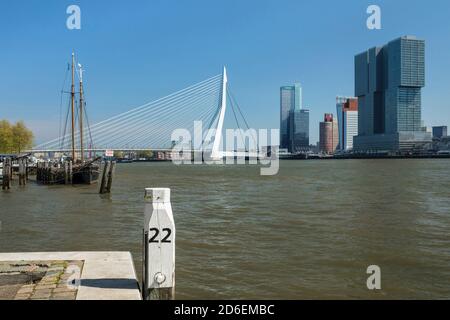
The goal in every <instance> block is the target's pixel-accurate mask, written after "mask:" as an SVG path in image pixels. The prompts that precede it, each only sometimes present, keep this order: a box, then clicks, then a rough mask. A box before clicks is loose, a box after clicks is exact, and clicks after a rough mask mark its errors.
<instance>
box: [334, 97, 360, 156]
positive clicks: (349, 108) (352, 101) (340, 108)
mask: <svg viewBox="0 0 450 320" xmlns="http://www.w3.org/2000/svg"><path fill="white" fill-rule="evenodd" d="M336 112H337V122H338V128H339V129H338V131H339V145H338V149H339V150H341V151H347V150H352V149H353V137H354V136H357V135H358V98H353V97H337V98H336Z"/></svg>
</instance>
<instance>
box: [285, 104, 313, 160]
mask: <svg viewBox="0 0 450 320" xmlns="http://www.w3.org/2000/svg"><path fill="white" fill-rule="evenodd" d="M289 129H290V130H289V131H290V137H289V142H290V146H289V151H290V152H293V153H296V152H302V151H307V150H308V149H309V110H306V109H302V110H294V111H291V114H290V125H289Z"/></svg>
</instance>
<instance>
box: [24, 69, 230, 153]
mask: <svg viewBox="0 0 450 320" xmlns="http://www.w3.org/2000/svg"><path fill="white" fill-rule="evenodd" d="M227 83H228V78H227V70H226V68H225V67H223V72H222V74H219V75H216V76H213V77H210V78H208V79H206V80H204V81H201V82H199V83H196V84H194V85H191V86H189V87H187V88H184V89H182V90H179V91H177V92H175V93H172V94H170V95H168V96H165V97H163V98H160V99H157V100H155V101H152V102H149V103H146V104H144V105H141V106H139V107H137V108H134V109H131V110H129V111H126V112H124V113H121V114H118V115H116V116H113V117H111V118H108V119H106V120H103V121H101V122H98V123H95V124H94V125H91V126H90V127H89V128H85V129H84V130H83V140H84V141H85V151H86V152H89V151H95V152H99V151H102V150H171V149H172V147H173V146H174V143H176V142H173V141H171V135H172V132H173V131H174V130H176V129H186V130H188V131H189V132H191V136H192V137H193V136H195V134H196V133H195V132H194V131H195V128H194V122H196V121H202V123H203V124H205V126H204V128H205V129H206V130H204V131H205V132H202V133H201V134H202V141H203V142H202V144H201V145H196V146H194V145H193V144H192V142H191V146H192V147H191V150H192V151H203V152H208V153H209V152H211V158H212V159H222V158H223V156H224V154H225V153H224V152H223V151H222V150H221V141H222V131H223V125H224V119H225V112H226V106H227ZM86 120H87V119H86ZM84 122H85V123H86V122H87V121H84ZM209 129H213V130H209ZM214 129H215V130H214ZM68 130H69V132H66V133H65V134H64V135H62V136H60V137H58V138H56V139H53V140H51V141H48V142H46V143H43V144H40V145H38V146H36V147H34V148H33V149H32V150H31V152H33V153H40V152H61V151H62V152H69V151H70V150H71V132H70V129H68ZM209 132H215V134H214V137H210V136H207V135H208V134H211V133H209ZM74 134H75V144H76V146H75V149H76V150H78V149H79V145H80V132H79V130H76V131H75V132H74ZM197 134H198V133H197ZM89 141H91V143H88V142H89ZM206 144H207V145H206ZM211 144H212V146H211Z"/></svg>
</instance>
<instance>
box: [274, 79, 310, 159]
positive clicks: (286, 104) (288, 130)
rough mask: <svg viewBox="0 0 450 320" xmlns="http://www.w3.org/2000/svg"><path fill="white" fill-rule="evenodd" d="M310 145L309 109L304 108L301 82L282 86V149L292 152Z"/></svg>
mask: <svg viewBox="0 0 450 320" xmlns="http://www.w3.org/2000/svg"><path fill="white" fill-rule="evenodd" d="M308 147H309V110H306V109H303V101H302V87H301V85H300V84H299V83H296V84H294V85H293V86H283V87H281V88H280V149H285V150H288V151H289V152H291V153H295V152H299V151H303V150H307V149H308Z"/></svg>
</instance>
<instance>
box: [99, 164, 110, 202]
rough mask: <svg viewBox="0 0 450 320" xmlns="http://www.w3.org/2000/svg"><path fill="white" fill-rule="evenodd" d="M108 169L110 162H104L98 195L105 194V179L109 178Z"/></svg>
mask: <svg viewBox="0 0 450 320" xmlns="http://www.w3.org/2000/svg"><path fill="white" fill-rule="evenodd" d="M110 167H111V162H110V161H105V164H104V165H103V172H102V182H101V183H100V190H99V193H100V194H104V193H106V187H107V179H108V176H109V172H110Z"/></svg>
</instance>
